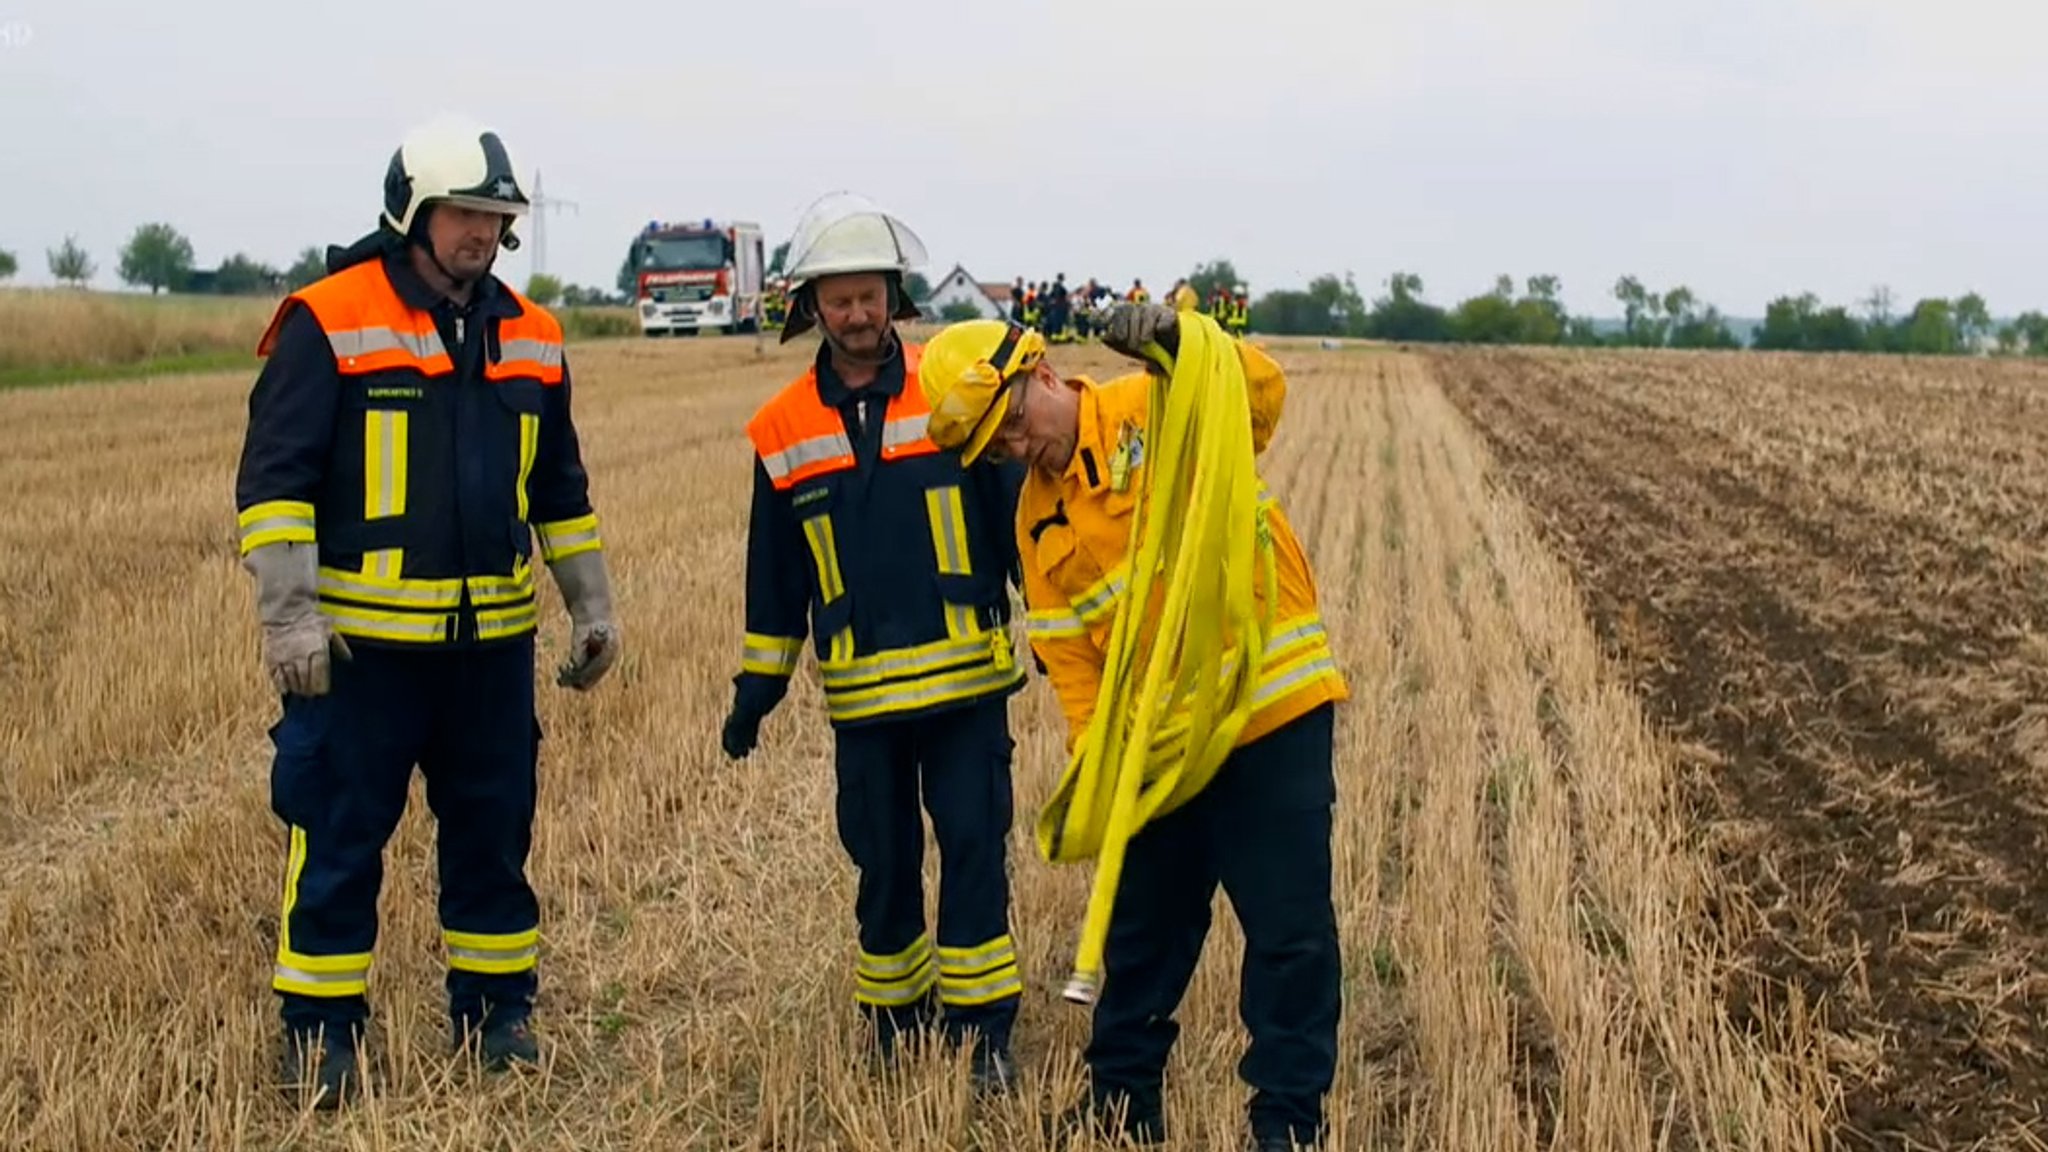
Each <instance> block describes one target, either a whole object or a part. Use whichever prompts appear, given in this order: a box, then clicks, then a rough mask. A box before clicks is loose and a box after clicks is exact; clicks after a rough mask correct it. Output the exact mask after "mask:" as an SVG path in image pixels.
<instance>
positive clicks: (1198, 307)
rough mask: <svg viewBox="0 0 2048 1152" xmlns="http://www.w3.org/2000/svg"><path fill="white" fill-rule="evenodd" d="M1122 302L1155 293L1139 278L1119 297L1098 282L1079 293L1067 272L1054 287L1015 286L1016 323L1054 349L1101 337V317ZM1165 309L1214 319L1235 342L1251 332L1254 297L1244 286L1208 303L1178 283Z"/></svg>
mask: <svg viewBox="0 0 2048 1152" xmlns="http://www.w3.org/2000/svg"><path fill="white" fill-rule="evenodd" d="M1119 300H1123V301H1128V302H1130V303H1132V304H1149V303H1151V301H1152V292H1151V290H1150V289H1148V288H1146V287H1145V282H1144V281H1143V280H1141V279H1137V278H1135V277H1134V278H1132V280H1131V286H1130V287H1129V288H1126V289H1124V291H1123V292H1121V293H1119V292H1117V290H1116V289H1114V288H1111V287H1110V286H1109V285H1107V284H1105V283H1103V282H1101V281H1100V280H1097V279H1095V278H1094V277H1092V276H1091V277H1089V278H1088V282H1087V283H1086V284H1083V285H1081V286H1080V287H1078V288H1069V287H1068V286H1067V274H1066V273H1064V272H1062V273H1059V274H1058V275H1056V276H1054V277H1053V278H1052V281H1051V282H1050V283H1048V282H1046V281H1044V280H1040V281H1038V282H1036V283H1032V284H1027V283H1025V282H1024V278H1023V277H1022V276H1019V277H1017V279H1016V280H1015V281H1014V282H1012V283H1011V285H1010V301H1009V304H1010V320H1011V322H1012V323H1015V324H1021V325H1023V326H1024V327H1026V328H1030V329H1033V330H1035V331H1037V332H1038V333H1040V334H1041V335H1043V336H1044V337H1045V338H1046V340H1048V341H1049V342H1051V343H1055V344H1072V343H1085V342H1087V341H1089V340H1093V339H1096V338H1098V337H1099V336H1100V335H1101V317H1102V316H1103V315H1104V314H1105V313H1107V312H1108V310H1109V308H1110V306H1111V305H1112V304H1115V303H1116V302H1117V301H1119ZM1161 303H1165V304H1171V305H1172V306H1173V307H1174V309H1175V310H1176V311H1179V312H1201V313H1204V314H1205V315H1208V316H1211V317H1213V318H1214V319H1215V320H1216V322H1217V323H1218V324H1220V325H1222V326H1223V328H1224V329H1225V330H1226V331H1228V332H1230V333H1231V334H1232V335H1234V336H1242V335H1244V334H1245V332H1246V331H1247V330H1248V329H1249V328H1250V327H1251V315H1252V302H1251V292H1250V290H1249V289H1248V288H1246V287H1245V286H1244V285H1243V284H1236V285H1224V284H1218V285H1216V287H1215V288H1214V290H1212V291H1211V292H1210V294H1209V298H1208V299H1207V300H1204V299H1202V297H1201V294H1200V293H1198V292H1197V291H1196V290H1195V288H1194V286H1193V285H1192V284H1190V283H1189V282H1188V280H1187V278H1186V277H1182V278H1181V279H1179V280H1176V281H1174V284H1173V288H1172V289H1171V290H1170V291H1169V292H1167V294H1166V298H1165V300H1163V301H1161Z"/></svg>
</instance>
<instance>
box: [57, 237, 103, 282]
mask: <svg viewBox="0 0 2048 1152" xmlns="http://www.w3.org/2000/svg"><path fill="white" fill-rule="evenodd" d="M47 255H48V256H49V259H50V275H52V276H55V277H56V278H57V279H58V280H59V281H60V282H62V283H65V284H71V285H75V286H80V287H82V286H84V284H85V283H86V281H88V280H91V279H92V278H93V276H94V275H95V274H96V273H98V272H99V267H98V265H96V264H94V263H93V262H92V257H91V256H88V255H86V251H85V249H84V248H81V247H79V244H78V238H77V237H75V236H66V237H64V243H62V244H60V245H58V246H57V247H55V248H52V249H50V250H49V252H48V253H47Z"/></svg>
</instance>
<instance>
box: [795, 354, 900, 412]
mask: <svg viewBox="0 0 2048 1152" xmlns="http://www.w3.org/2000/svg"><path fill="white" fill-rule="evenodd" d="M893 339H894V340H895V341H896V347H895V350H894V351H892V352H890V353H889V358H888V359H887V360H884V361H882V366H881V367H880V368H878V369H876V370H875V378H874V380H873V381H872V382H870V383H869V384H868V386H867V387H865V388H860V389H853V388H848V387H847V386H846V381H844V380H842V379H840V378H839V372H838V370H837V369H835V368H833V367H832V346H831V345H829V344H827V343H825V342H824V341H822V340H820V341H819V342H818V359H817V361H816V362H815V364H814V365H813V367H814V369H815V371H816V373H817V377H818V399H820V400H822V401H824V402H825V406H826V407H828V408H842V407H845V405H846V402H847V401H848V400H852V399H854V398H855V397H857V396H881V397H884V398H886V399H890V400H894V399H895V398H896V395H897V394H898V393H900V392H902V391H903V338H902V337H901V336H896V337H893Z"/></svg>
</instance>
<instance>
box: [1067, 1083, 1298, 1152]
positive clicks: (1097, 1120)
mask: <svg viewBox="0 0 2048 1152" xmlns="http://www.w3.org/2000/svg"><path fill="white" fill-rule="evenodd" d="M1047 1135H1048V1138H1049V1143H1050V1144H1051V1146H1052V1147H1054V1148H1061V1149H1064V1148H1069V1147H1073V1146H1075V1143H1076V1142H1079V1145H1080V1146H1082V1147H1085V1146H1087V1145H1088V1144H1091V1143H1102V1144H1110V1145H1113V1146H1116V1147H1125V1146H1126V1145H1136V1146H1138V1147H1141V1148H1150V1147H1152V1146H1154V1145H1158V1144H1164V1143H1165V1142H1166V1114H1165V1110H1164V1108H1163V1107H1162V1106H1161V1103H1160V1100H1159V1098H1158V1096H1157V1095H1156V1094H1147V1096H1146V1098H1144V1099H1139V1098H1138V1097H1137V1096H1136V1095H1135V1094H1132V1093H1127V1092H1121V1091H1116V1090H1113V1089H1112V1090H1100V1089H1091V1090H1090V1091H1089V1092H1088V1094H1087V1095H1084V1096H1083V1097H1082V1098H1081V1100H1080V1101H1079V1102H1078V1103H1076V1104H1074V1105H1072V1106H1070V1107H1069V1108H1068V1109H1067V1110H1066V1111H1064V1112H1062V1113H1060V1114H1059V1115H1058V1116H1057V1117H1055V1118H1054V1119H1053V1120H1052V1130H1051V1131H1050V1132H1049V1133H1048V1134H1047ZM1260 1152H1264V1149H1263V1147H1262V1148H1261V1149H1260Z"/></svg>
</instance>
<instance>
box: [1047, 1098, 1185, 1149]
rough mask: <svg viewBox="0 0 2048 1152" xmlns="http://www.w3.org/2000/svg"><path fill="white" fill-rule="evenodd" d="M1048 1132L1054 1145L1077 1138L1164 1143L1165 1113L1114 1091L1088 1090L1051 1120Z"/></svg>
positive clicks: (1135, 1142) (1153, 1106) (1145, 1144)
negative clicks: (1087, 1093)
mask: <svg viewBox="0 0 2048 1152" xmlns="http://www.w3.org/2000/svg"><path fill="white" fill-rule="evenodd" d="M1052 1129H1053V1130H1052V1131H1051V1132H1050V1133H1049V1134H1048V1135H1049V1137H1050V1143H1051V1144H1052V1146H1053V1147H1054V1148H1065V1147H1067V1146H1068V1145H1067V1144H1066V1143H1065V1142H1066V1141H1071V1140H1081V1141H1084V1142H1096V1143H1107V1144H1115V1143H1116V1142H1117V1141H1119V1140H1127V1141H1129V1142H1130V1143H1132V1144H1136V1145H1140V1146H1144V1147H1149V1146H1151V1145H1154V1144H1164V1143H1165V1142H1166V1116H1165V1113H1164V1110H1163V1109H1161V1108H1159V1107H1158V1106H1157V1105H1156V1104H1151V1103H1148V1102H1143V1101H1138V1100H1134V1099H1132V1098H1131V1097H1130V1096H1128V1095H1125V1094H1123V1093H1117V1092H1107V1093H1104V1092H1091V1093H1090V1094H1089V1095H1087V1096H1083V1097H1082V1098H1081V1100H1080V1102H1079V1103H1076V1104H1074V1105H1073V1106H1072V1107H1070V1108H1068V1109H1067V1110H1066V1111H1065V1112H1062V1113H1060V1115H1059V1116H1058V1117H1057V1118H1056V1119H1054V1120H1053V1122H1052Z"/></svg>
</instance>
